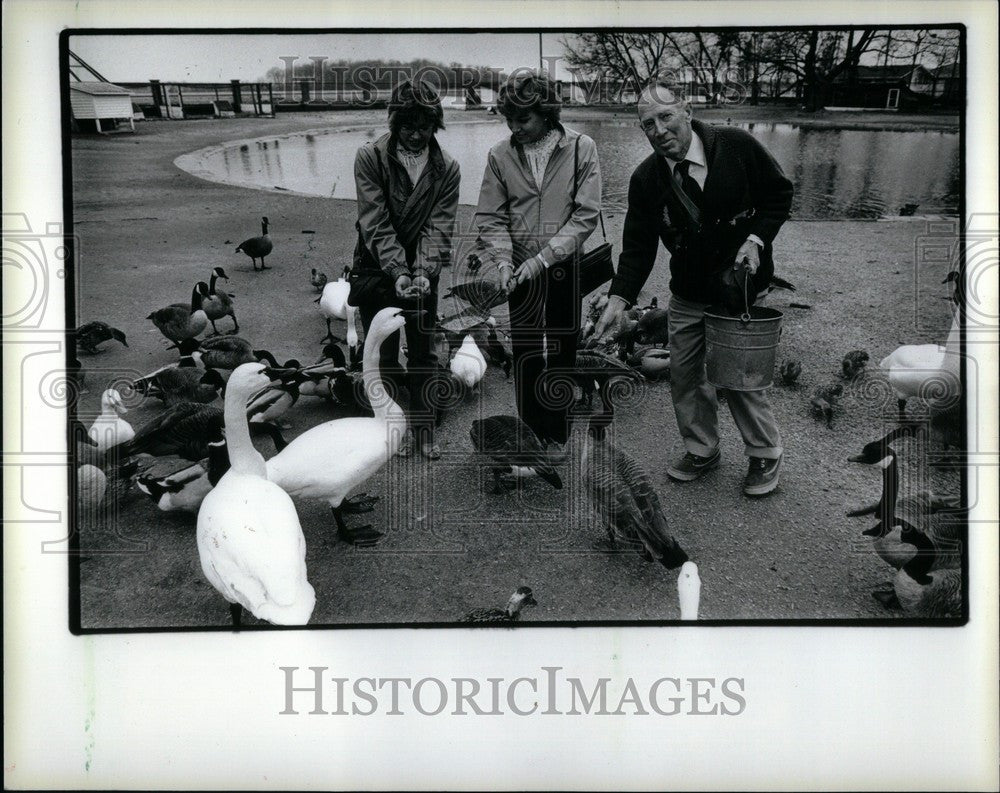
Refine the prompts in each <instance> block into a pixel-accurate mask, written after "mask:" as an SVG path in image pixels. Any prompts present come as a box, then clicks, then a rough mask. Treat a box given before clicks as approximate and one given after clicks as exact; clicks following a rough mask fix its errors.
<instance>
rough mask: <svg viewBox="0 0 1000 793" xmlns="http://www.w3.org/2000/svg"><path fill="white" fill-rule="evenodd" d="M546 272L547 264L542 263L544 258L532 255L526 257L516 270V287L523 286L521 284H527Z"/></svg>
mask: <svg viewBox="0 0 1000 793" xmlns="http://www.w3.org/2000/svg"><path fill="white" fill-rule="evenodd" d="M543 272H545V265H544V264H542V260H541V259H539V258H538V257H537V256H532V257H531V258H530V259H526V260H525V261H523V262H521V266H520V267H518V268H517V269H516V270H515V271H514V279H515V281H514V287H515V288H516V287H518V286H521V284H526V283H528V281H530V280H532V279H533V278H537V277H538V276H539V275H541V274H542V273H543Z"/></svg>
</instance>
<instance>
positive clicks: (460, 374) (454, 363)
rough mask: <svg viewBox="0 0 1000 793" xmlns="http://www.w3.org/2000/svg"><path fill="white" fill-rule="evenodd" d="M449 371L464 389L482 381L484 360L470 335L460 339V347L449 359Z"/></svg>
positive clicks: (484, 370) (484, 369)
mask: <svg viewBox="0 0 1000 793" xmlns="http://www.w3.org/2000/svg"><path fill="white" fill-rule="evenodd" d="M450 369H451V373H452V374H453V375H455V377H456V378H457V379H458V380H459V381H461V382H462V384H463V385H465V387H466V388H474V387H475V386H477V385H479V381H480V380H482V379H483V375H484V374H485V373H486V358H485V357H484V356H483V351H482V350H480V349H479V345H478V344H476V340H475V339H473V338H472V335H471V334H466V336H465V338H464V339H462V346H461V347H459V348H458V351H457V352H456V353H455V355H454V357H453V358H452V359H451V364H450Z"/></svg>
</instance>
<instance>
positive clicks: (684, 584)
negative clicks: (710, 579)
mask: <svg viewBox="0 0 1000 793" xmlns="http://www.w3.org/2000/svg"><path fill="white" fill-rule="evenodd" d="M677 602H678V605H679V606H680V611H681V619H682V620H684V621H690V620H697V619H698V607H699V605H700V603H701V578H700V577H699V575H698V565H696V564H695V563H694V562H691V561H687V562H684V564H682V565H681V571H680V573H679V574H678V576H677Z"/></svg>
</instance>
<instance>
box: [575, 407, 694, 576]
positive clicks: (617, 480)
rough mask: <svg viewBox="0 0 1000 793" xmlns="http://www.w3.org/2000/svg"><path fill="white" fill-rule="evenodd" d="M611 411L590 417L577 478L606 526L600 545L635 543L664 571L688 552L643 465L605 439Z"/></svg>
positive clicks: (610, 545) (614, 547)
mask: <svg viewBox="0 0 1000 793" xmlns="http://www.w3.org/2000/svg"><path fill="white" fill-rule="evenodd" d="M610 421H611V414H610V412H609V411H607V410H605V412H604V413H601V414H595V415H593V416H591V418H590V422H589V425H588V427H587V438H586V440H585V441H584V444H583V452H582V454H581V458H580V466H581V467H580V479H581V481H582V483H583V487H584V490H585V492H586V493H587V498H588V499H589V500H590V505H591V507H592V508H593V510H594V512H595V514H596V515H597V517H598V519H599V520H600V521H601V522H602V523H603V525H604V527H605V529H606V530H607V535H608V536H607V540H606V541H605V540H603V539H602V540H600V541H599V545H600V547H601V548H607V549H611V550H617V549H618V548H619V546H620V541H621V540H624V542H625V543H626V544H628V545H631V546H634V547H637V548H638V550H639V551H640V552H641V553H642V556H643V558H644V559H646V561H649V562H651V561H654V560H655V561H657V562H659V563H660V564H662V565H663V566H664V567H666V568H667V569H674V568H677V567H680V566H681V565H682V564H684V563H685V562H686V561H687V560H688V555H687V554H686V553H685V552H684V549H682V548H681V546H680V544H679V543H678V542H677V540H675V539H674V537H673V536H672V535H671V534H670V530H669V527H668V526H667V519H666V517H665V516H664V514H663V508H662V507H661V506H660V499H659V497H658V496H657V495H656V490H655V489H654V488H653V483H652V481H651V480H650V478H649V475H648V474H647V473H646V472H645V471H644V470H643V468H642V466H641V465H639V463H638V462H637V461H636V460H635V459H634V458H633V457H632V456H631V455H629V454H628V453H627V452H625V451H624V450H622V449H619V448H618V447H617V446H615V445H614V444H613V443H611V442H610V441H609V440H608V438H607V425H608V424H609V423H610Z"/></svg>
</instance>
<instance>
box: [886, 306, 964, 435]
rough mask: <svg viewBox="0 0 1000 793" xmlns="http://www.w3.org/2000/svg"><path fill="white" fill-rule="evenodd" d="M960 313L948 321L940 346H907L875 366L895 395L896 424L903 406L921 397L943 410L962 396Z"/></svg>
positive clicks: (903, 411)
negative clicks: (912, 399)
mask: <svg viewBox="0 0 1000 793" xmlns="http://www.w3.org/2000/svg"><path fill="white" fill-rule="evenodd" d="M960 313H961V312H960V311H956V312H955V314H954V316H953V317H952V323H951V330H950V331H949V332H948V339H947V341H946V342H945V344H944V346H941V345H939V344H908V345H904V346H902V347H897V348H896V349H895V350H894V351H893V352H891V353H889V355H887V356H886V357H885V358H883V359H882V360H881V362H880V363H879V368H880V369H881V370H882V371H883V372H885V374H886V377H888V379H889V385H890V386H891V387H892V389H893V391H894V392H895V393H896V398H897V405H898V406H899V417H900V421H902V420H904V419H905V416H906V402H907V400H908V399H910V398H912V397H922V398H924V399H926V400H927V401H928V402H929V403H931V407H932V408H933V407H934V406H935V405H941V406H946V405H950V404H952V403H954V402H956V401H958V398H959V397H961V395H962V381H961V360H960V353H961V344H960V342H961V323H960V321H959V316H960Z"/></svg>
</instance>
